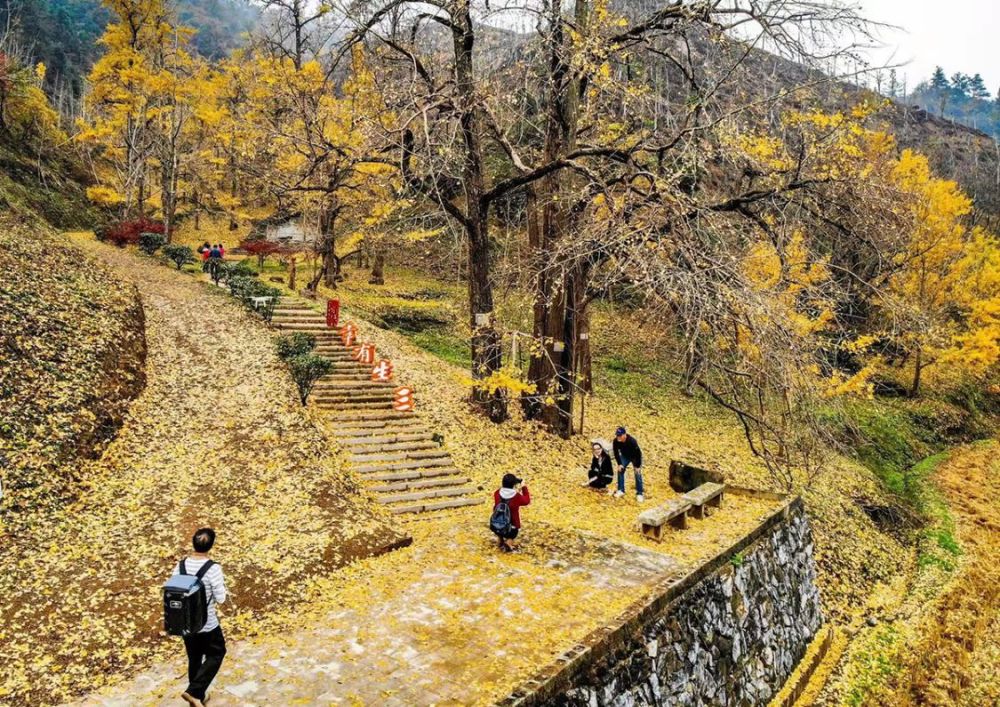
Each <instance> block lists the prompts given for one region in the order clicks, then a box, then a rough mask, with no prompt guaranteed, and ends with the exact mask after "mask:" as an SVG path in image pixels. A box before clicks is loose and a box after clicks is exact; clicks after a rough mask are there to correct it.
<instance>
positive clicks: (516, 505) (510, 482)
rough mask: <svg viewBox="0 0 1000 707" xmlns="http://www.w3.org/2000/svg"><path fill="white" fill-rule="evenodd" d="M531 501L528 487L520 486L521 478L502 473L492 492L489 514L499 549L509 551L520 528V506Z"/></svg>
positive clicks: (491, 527)
mask: <svg viewBox="0 0 1000 707" xmlns="http://www.w3.org/2000/svg"><path fill="white" fill-rule="evenodd" d="M530 503H531V494H529V493H528V487H527V486H522V482H521V479H519V478H517V477H516V476H514V475H513V474H504V475H503V480H502V481H501V482H500V488H499V489H497V490H496V491H495V492H494V493H493V515H491V516H490V530H492V531H493V533H494V535H496V536H497V538H499V540H500V551H501V552H510V551H511V550H513V549H514V548H512V547H511V546H510V542H509V541H511V540H513V539H514V538H516V537H517V534H518V532H519V531H520V530H521V507H522V506H527V505H529V504H530Z"/></svg>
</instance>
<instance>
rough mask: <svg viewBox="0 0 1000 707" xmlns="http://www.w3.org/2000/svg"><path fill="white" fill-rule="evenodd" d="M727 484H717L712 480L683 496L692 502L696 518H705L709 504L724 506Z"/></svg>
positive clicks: (715, 506) (692, 510)
mask: <svg viewBox="0 0 1000 707" xmlns="http://www.w3.org/2000/svg"><path fill="white" fill-rule="evenodd" d="M725 492H726V486H725V484H716V483H712V482H711V481H709V482H706V483H704V484H702V485H701V486H699V487H697V488H695V489H692V490H691V491H688V492H687V493H686V494H684V495H683V496H681V498H682V499H683V500H685V501H687V502H688V503H690V504H691V512H692V513H693V514H694V517H695V518H704V517H705V516H706V514H707V508H708V507H709V506H711V507H713V508H722V498H723V496H725Z"/></svg>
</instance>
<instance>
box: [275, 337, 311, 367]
mask: <svg viewBox="0 0 1000 707" xmlns="http://www.w3.org/2000/svg"><path fill="white" fill-rule="evenodd" d="M314 348H316V337H315V336H313V335H312V334H306V333H305V332H302V331H297V332H295V333H294V334H286V335H285V336H282V337H281V338H279V339H278V357H279V358H281V360H282V361H288V360H290V359H293V358H295V357H296V356H304V355H305V354H307V353H309V352H310V351H312V350H313V349H314Z"/></svg>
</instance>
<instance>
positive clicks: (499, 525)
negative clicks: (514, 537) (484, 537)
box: [490, 498, 512, 538]
mask: <svg viewBox="0 0 1000 707" xmlns="http://www.w3.org/2000/svg"><path fill="white" fill-rule="evenodd" d="M511 527H512V526H511V519H510V503H509V502H508V501H507V499H505V498H501V499H500V503H498V504H497V505H495V506H494V507H493V514H492V515H491V516H490V530H492V531H493V534H494V535H499V536H500V537H501V538H505V537H507V535H508V534H509V533H510V529H511Z"/></svg>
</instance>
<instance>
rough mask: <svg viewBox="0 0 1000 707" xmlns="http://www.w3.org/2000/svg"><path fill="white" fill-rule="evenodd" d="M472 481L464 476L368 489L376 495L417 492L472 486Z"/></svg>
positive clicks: (418, 480) (406, 482)
mask: <svg viewBox="0 0 1000 707" xmlns="http://www.w3.org/2000/svg"><path fill="white" fill-rule="evenodd" d="M470 483H472V480H471V479H468V478H466V477H464V476H442V477H440V478H437V479H414V480H412V481H395V482H392V483H386V484H375V485H373V486H369V487H368V488H369V489H370V490H372V491H374V492H375V493H397V492H400V491H416V490H419V489H432V488H442V487H446V486H458V485H460V484H470Z"/></svg>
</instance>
